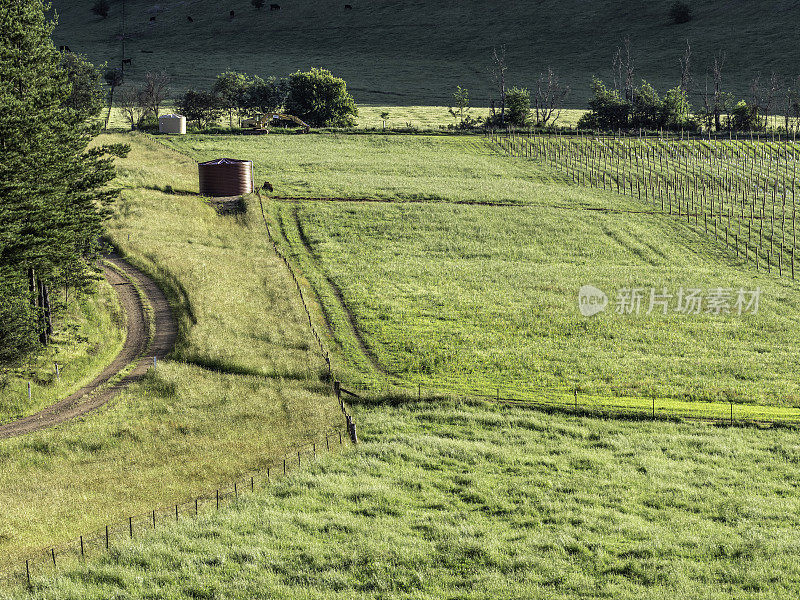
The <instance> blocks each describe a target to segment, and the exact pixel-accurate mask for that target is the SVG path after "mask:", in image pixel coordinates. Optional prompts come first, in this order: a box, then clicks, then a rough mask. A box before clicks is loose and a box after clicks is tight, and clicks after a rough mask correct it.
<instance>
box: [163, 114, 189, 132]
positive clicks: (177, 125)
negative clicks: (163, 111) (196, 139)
mask: <svg viewBox="0 0 800 600" xmlns="http://www.w3.org/2000/svg"><path fill="white" fill-rule="evenodd" d="M158 131H159V132H161V133H179V134H181V135H185V134H186V117H184V116H183V115H161V116H160V117H158Z"/></svg>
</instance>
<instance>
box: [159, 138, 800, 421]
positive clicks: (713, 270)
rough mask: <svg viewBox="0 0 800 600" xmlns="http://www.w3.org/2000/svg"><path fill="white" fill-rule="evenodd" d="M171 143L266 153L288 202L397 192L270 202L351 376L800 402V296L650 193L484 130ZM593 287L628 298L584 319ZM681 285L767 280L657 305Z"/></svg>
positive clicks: (523, 390) (490, 387) (532, 394)
mask: <svg viewBox="0 0 800 600" xmlns="http://www.w3.org/2000/svg"><path fill="white" fill-rule="evenodd" d="M168 142H169V144H170V145H171V146H173V147H175V148H179V149H181V150H184V151H188V152H190V153H191V154H192V155H193V156H195V157H196V158H197V159H198V160H207V159H210V158H213V157H218V156H235V157H237V158H249V159H252V160H253V161H254V163H255V168H256V178H257V181H259V182H260V181H261V179H262V178H267V179H269V180H270V181H271V183H272V184H273V186H274V187H275V188H276V194H277V195H278V196H280V197H284V196H286V197H290V198H291V197H298V198H314V197H334V198H337V197H341V198H351V199H358V198H368V199H373V200H383V202H344V201H310V200H304V201H291V200H278V199H273V200H270V201H269V203H268V210H269V212H270V215H271V219H272V226H273V229H274V232H275V235H277V236H278V237H279V238H280V239H281V241H282V242H283V243H285V244H287V245H288V247H289V248H290V249H291V252H292V257H293V260H294V261H295V264H296V265H297V267H298V268H299V269H300V271H301V272H302V273H303V275H304V277H305V279H306V280H307V282H308V284H309V286H310V287H311V288H313V290H314V291H315V293H316V296H317V298H318V299H319V301H320V305H321V309H322V312H323V314H324V315H325V316H326V318H327V319H328V321H330V322H331V323H332V328H331V332H330V337H331V339H332V342H333V344H334V345H335V346H336V347H338V348H339V349H340V360H339V361H338V366H339V368H340V369H341V371H340V376H341V377H342V378H343V379H344V380H345V381H349V382H351V383H353V384H361V385H375V384H376V383H378V384H379V383H380V382H384V381H386V380H387V378H388V379H389V381H390V382H391V383H399V382H404V383H405V384H411V385H413V386H415V387H416V386H417V385H418V384H422V386H423V387H439V386H441V387H443V388H449V389H455V390H462V391H464V392H465V393H467V392H471V393H481V394H486V395H495V394H499V395H501V396H504V397H514V398H520V399H535V398H536V397H537V396H541V395H544V394H548V393H550V392H552V391H560V392H561V393H562V394H565V393H566V394H571V393H572V392H573V390H577V391H578V392H579V394H581V395H582V396H583V395H585V396H587V397H588V398H587V400H585V402H587V403H588V404H591V403H593V402H594V401H593V400H592V397H597V398H601V399H603V398H604V399H605V401H606V402H609V401H610V400H611V399H613V398H617V397H629V398H632V400H631V401H630V403H631V406H633V404H637V403H641V404H643V405H644V406H647V405H650V404H651V399H652V398H657V399H658V401H659V402H660V403H661V406H662V407H663V408H667V409H670V410H673V411H674V412H676V413H684V412H693V411H695V410H696V408H697V407H696V406H694V405H687V406H684V405H683V404H681V403H683V402H688V403H691V402H696V401H721V402H729V401H734V402H737V403H745V404H757V405H770V406H780V407H787V408H788V407H797V406H798V403H799V402H800V394H799V393H800V389H798V383H797V380H796V378H795V377H794V373H795V372H796V371H797V367H798V365H797V358H796V356H797V354H796V348H797V344H796V339H797V325H796V322H797V314H798V311H800V304H798V300H797V294H796V292H797V286H796V285H795V284H794V283H792V282H790V281H785V280H781V279H779V278H777V277H773V276H771V275H766V274H763V273H761V274H757V273H755V272H754V271H752V270H748V269H747V267H746V265H744V264H743V263H741V262H737V261H736V260H734V259H732V258H730V257H728V256H726V255H725V253H724V251H723V249H722V248H720V247H719V246H718V245H717V244H716V243H715V242H714V241H713V240H709V239H707V238H704V237H703V236H702V235H700V234H698V233H696V232H694V231H692V230H691V229H689V228H688V227H686V226H685V225H684V224H682V223H681V222H680V221H678V220H676V219H673V218H670V217H666V216H663V215H657V214H646V213H647V211H648V210H649V207H648V206H647V205H645V204H644V203H639V202H638V201H637V200H635V199H633V198H629V197H623V196H619V195H617V194H612V193H606V192H601V191H599V190H589V189H581V188H577V187H571V186H566V185H563V184H560V181H559V178H558V177H559V176H556V175H554V174H553V173H551V172H549V171H548V170H547V169H545V168H543V167H540V166H538V165H537V164H535V163H532V162H531V161H528V160H516V159H509V158H507V157H501V156H496V155H493V153H492V152H491V151H489V150H488V147H487V145H486V144H485V143H484V141H483V140H482V139H481V138H459V137H455V138H453V137H449V138H435V137H430V138H428V137H425V136H422V137H420V136H405V137H404V136H370V137H362V136H354V137H353V136H336V135H334V136H316V137H315V136H292V137H286V136H273V137H269V136H262V137H254V138H241V137H238V138H237V137H210V136H191V137H185V138H169V139H168ZM491 203H500V204H512V205H513V206H491V205H488V204H491ZM642 213H645V214H642ZM587 284H591V285H595V286H596V287H598V288H600V289H602V290H604V291H605V292H606V293H607V295H608V296H609V298H610V302H611V305H610V306H609V308H608V310H607V311H606V312H605V313H604V314H602V315H598V316H595V317H593V318H590V319H587V318H585V317H583V316H582V315H581V314H580V313H579V311H578V290H579V289H580V287H581V286H583V285H587ZM633 287H638V288H643V289H644V290H646V291H647V298H645V300H644V301H643V302H642V310H641V311H640V314H639V315H618V314H615V312H614V308H615V304H614V303H615V300H616V293H617V290H620V289H623V288H633ZM665 287H666V288H668V290H669V292H670V293H671V294H672V295H673V296H674V295H676V294H677V293H678V290H679V289H680V288H682V287H683V288H686V289H688V288H701V289H703V290H704V291H707V290H709V289H713V288H717V287H722V288H732V289H733V290H739V289H744V290H755V289H757V288H760V289H761V300H760V306H759V311H758V313H757V314H743V315H741V316H739V315H737V314H733V315H721V316H716V315H712V314H701V315H679V314H675V313H674V312H670V314H667V315H663V314H660V313H659V311H658V310H656V311H655V312H654V313H652V314H647V312H648V310H649V305H648V303H649V295H650V290H651V289H652V288H656V289H657V290H658V291H659V292H660V291H661V290H663V288H665ZM337 291H338V292H339V294H340V295H341V299H340V298H339V297H337ZM341 300H343V301H344V305H342V302H341ZM675 302H676V300H675V299H673V304H674V303H675ZM344 307H346V308H347V309H348V310H349V311H350V312H351V317H352V322H351V319H350V318H348V315H347V313H346V312H345V309H344ZM353 325H355V330H356V331H354V327H353ZM359 335H360V337H361V338H362V341H363V342H364V344H365V345H366V349H364V348H362V347H361V344H360V343H359V339H358V336H359ZM498 388H499V391H498ZM637 398H638V399H639V400H636V399H637ZM725 410H726V408H725V405H722V406H720V407H719V409H718V408H716V407H714V406H710V405H708V408H707V411H708V412H709V414H710V413H712V412H713V413H715V414H716V412H720V413H722V412H724V411H725ZM723 416H724V415H723ZM796 416H797V415H795V414H794V412H791V415H790V414H789V413H787V414H783V413H782V418H792V419H794V418H796Z"/></svg>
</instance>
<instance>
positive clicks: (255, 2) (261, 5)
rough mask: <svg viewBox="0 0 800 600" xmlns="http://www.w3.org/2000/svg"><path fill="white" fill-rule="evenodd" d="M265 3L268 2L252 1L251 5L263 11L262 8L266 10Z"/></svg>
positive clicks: (262, 0)
mask: <svg viewBox="0 0 800 600" xmlns="http://www.w3.org/2000/svg"><path fill="white" fill-rule="evenodd" d="M265 2H266V0H250V4H252V5H253V8H256V9H258V10H261V9H262V8H264V4H265Z"/></svg>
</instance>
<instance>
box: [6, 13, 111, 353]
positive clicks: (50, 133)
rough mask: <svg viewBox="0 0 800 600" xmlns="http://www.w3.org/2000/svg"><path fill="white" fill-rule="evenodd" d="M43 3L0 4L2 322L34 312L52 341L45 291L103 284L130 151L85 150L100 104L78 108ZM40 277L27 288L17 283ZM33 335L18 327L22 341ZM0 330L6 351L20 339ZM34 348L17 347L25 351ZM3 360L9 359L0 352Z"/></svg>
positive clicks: (95, 130) (95, 127)
mask: <svg viewBox="0 0 800 600" xmlns="http://www.w3.org/2000/svg"><path fill="white" fill-rule="evenodd" d="M54 26H55V23H54V22H53V21H49V20H48V19H47V18H46V17H45V6H44V4H43V2H42V0H0V290H1V291H2V293H3V295H4V302H3V303H0V320H3V321H4V320H5V318H6V316H7V313H6V311H7V310H14V309H13V308H11V307H17V308H18V307H19V306H20V301H19V296H20V295H21V294H23V295H24V296H25V300H27V302H22V304H27V305H30V307H31V309H32V310H30V311H28V313H29V314H28V315H27V320H30V319H33V320H35V321H36V322H37V323H38V326H37V327H36V329H37V330H38V334H39V338H40V340H41V341H43V342H45V343H46V342H47V335H46V330H45V325H44V321H43V318H42V317H43V311H44V309H45V308H46V307H43V306H42V301H41V299H42V297H43V296H44V297H46V295H47V294H41V293H40V291H41V288H40V285H39V283H38V282H43V283H44V285H45V286H54V285H69V286H70V287H73V288H77V289H81V290H86V289H89V288H90V287H91V283H92V281H93V280H94V279H96V270H95V269H93V268H92V263H93V261H94V259H95V258H96V256H97V254H98V253H99V251H100V247H101V239H102V234H103V220H104V218H105V217H106V216H107V207H108V206H109V205H110V203H111V202H112V201H113V200H114V198H115V196H116V193H115V192H114V191H111V190H108V189H106V188H105V184H107V183H108V182H109V181H110V180H111V179H113V177H114V168H113V164H112V162H111V160H112V156H114V155H116V156H121V155H124V153H125V151H126V148H125V147H123V146H109V147H97V148H92V149H87V148H88V145H89V142H90V141H91V140H92V138H93V137H94V136H95V135H96V134H97V133H98V132H99V127H100V124H99V122H98V120H97V119H96V116H97V112H98V111H99V105H97V106H94V107H92V109H91V111H92V112H94V113H95V114H88V113H87V109H86V107H85V106H74V102H73V100H74V97H73V96H72V93H71V92H72V86H71V84H70V81H69V77H68V75H67V72H66V71H65V70H64V69H63V68H62V66H61V60H62V57H61V54H60V53H59V52H58V51H57V50H56V48H55V47H54V45H53V42H52V39H51V37H50V36H51V33H52V30H53V27H54ZM31 275H33V283H32V284H29V285H28V286H27V287H26V286H24V285H22V284H21V283H20V282H24V281H27V280H28V279H29V278H30V277H31ZM25 331H30V328H29V327H27V326H23V324H20V326H19V328H18V330H17V333H19V334H20V335H21V336H22V337H25V335H27V336H28V337H30V335H31V334H30V333H28V334H25ZM15 336H16V334H15V335H11V334H6V333H4V332H0V346H2V345H3V344H5V343H7V342H6V339H8V340H10V339H12V338H13V339H18V338H19V336H16V337H15ZM29 346H30V344H29V343H28V344H22V343H17V344H16V345H15V347H17V348H23V349H24V348H25V347H29ZM0 355H2V353H1V352H0Z"/></svg>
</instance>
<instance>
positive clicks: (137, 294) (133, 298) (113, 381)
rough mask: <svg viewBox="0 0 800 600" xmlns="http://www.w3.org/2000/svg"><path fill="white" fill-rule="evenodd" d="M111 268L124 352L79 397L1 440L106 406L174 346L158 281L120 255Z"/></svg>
mask: <svg viewBox="0 0 800 600" xmlns="http://www.w3.org/2000/svg"><path fill="white" fill-rule="evenodd" d="M106 263H107V264H104V265H102V269H103V276H104V277H105V278H106V280H108V282H109V283H110V284H111V286H112V287H113V288H114V291H115V292H116V294H117V297H118V298H119V302H120V305H121V306H122V309H123V311H124V313H125V321H126V329H127V332H126V336H125V344H124V345H123V347H122V350H121V351H120V352H119V354H118V355H117V356H116V358H114V360H113V361H112V362H111V364H110V365H108V366H107V367H106V368H105V369H104V370H103V371H102V372H101V373H100V374H99V375H98V376H97V377H95V379H94V380H93V381H92V382H91V383H89V384H88V385H86V386H84V387H82V388H81V389H79V390H78V391H77V392H75V393H74V394H71V395H70V396H68V397H67V398H64V399H63V400H60V401H58V402H56V403H55V404H52V405H50V406H48V407H47V408H45V409H42V410H41V411H39V412H37V413H35V414H33V415H30V416H28V417H24V418H22V419H19V420H17V421H13V422H11V423H6V424H5V425H2V426H0V439H7V438H12V437H18V436H22V435H27V434H29V433H33V432H35V431H39V430H41V429H46V428H48V427H53V426H55V425H59V424H61V423H64V422H67V421H70V420H72V419H75V418H78V417H81V416H83V415H85V414H86V413H88V412H90V411H93V410H95V409H97V408H100V407H101V406H104V405H105V404H107V403H108V402H109V401H110V400H111V399H112V398H114V397H115V396H116V395H117V394H118V393H119V392H120V391H122V390H123V389H124V388H126V387H127V386H129V385H130V384H132V383H135V382H137V381H140V380H141V379H142V378H143V377H144V375H145V373H147V370H148V369H149V368H150V366H151V365H152V364H153V360H154V358H155V359H156V360H158V359H159V358H163V357H164V356H166V355H167V353H168V352H169V351H170V350H171V349H172V347H173V346H174V344H175V339H176V338H177V334H178V325H177V322H176V321H175V318H174V316H173V314H172V311H171V310H170V307H169V303H168V302H167V298H166V296H165V295H164V292H162V291H161V289H160V288H159V287H158V286H157V285H156V283H155V281H153V280H152V279H150V278H149V277H147V276H146V275H145V274H144V273H142V272H141V271H139V270H138V269H136V268H134V267H133V266H131V265H130V264H129V263H128V262H127V261H125V260H124V259H123V258H122V257H120V256H119V255H116V254H112V255H110V256H108V257H107V258H106ZM131 366H132V367H133V368H132V369H131V368H130V367H131ZM120 376H121V378H120Z"/></svg>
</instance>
